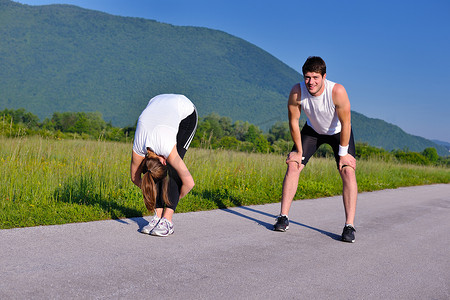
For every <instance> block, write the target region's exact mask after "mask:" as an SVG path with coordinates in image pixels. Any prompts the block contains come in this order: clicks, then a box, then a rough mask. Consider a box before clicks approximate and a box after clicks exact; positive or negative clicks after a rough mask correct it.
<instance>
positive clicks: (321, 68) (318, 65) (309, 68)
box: [302, 56, 327, 76]
mask: <svg viewBox="0 0 450 300" xmlns="http://www.w3.org/2000/svg"><path fill="white" fill-rule="evenodd" d="M302 72H303V75H305V74H306V73H308V72H315V73H320V74H321V75H322V76H323V75H325V73H326V72H327V65H326V64H325V61H324V60H323V59H322V58H321V57H319V56H310V57H308V59H307V60H306V61H305V63H304V64H303V67H302Z"/></svg>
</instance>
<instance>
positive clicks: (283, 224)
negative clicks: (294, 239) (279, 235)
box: [273, 215, 289, 232]
mask: <svg viewBox="0 0 450 300" xmlns="http://www.w3.org/2000/svg"><path fill="white" fill-rule="evenodd" d="M288 229H289V218H288V217H287V216H282V215H279V216H278V218H277V222H276V223H275V225H273V230H275V231H283V232H284V231H286V230H288Z"/></svg>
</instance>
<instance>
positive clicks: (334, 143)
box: [292, 124, 356, 169]
mask: <svg viewBox="0 0 450 300" xmlns="http://www.w3.org/2000/svg"><path fill="white" fill-rule="evenodd" d="M301 138H302V150H303V152H302V164H303V165H305V166H306V164H307V163H308V161H309V159H310V158H311V156H313V155H314V153H316V151H317V149H319V147H320V146H321V145H322V144H328V145H330V146H331V148H332V149H333V153H334V159H335V160H336V164H337V167H338V169H339V143H340V142H341V133H340V132H339V133H336V134H333V135H326V134H318V133H317V132H316V131H315V130H314V129H312V128H311V127H310V126H308V124H305V126H303V129H302V131H301ZM296 150H297V149H296V148H295V145H294V147H293V148H292V151H296ZM348 153H349V154H351V155H353V157H355V154H356V151H355V141H354V139H353V131H352V130H351V131H350V141H349V143H348Z"/></svg>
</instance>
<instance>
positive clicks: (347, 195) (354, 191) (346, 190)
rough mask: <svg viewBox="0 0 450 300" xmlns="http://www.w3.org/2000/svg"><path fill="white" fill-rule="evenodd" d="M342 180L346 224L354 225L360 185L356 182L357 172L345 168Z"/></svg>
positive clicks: (342, 171) (341, 172) (342, 172)
mask: <svg viewBox="0 0 450 300" xmlns="http://www.w3.org/2000/svg"><path fill="white" fill-rule="evenodd" d="M340 174H341V178H342V186H343V189H342V197H343V200H344V209H345V224H351V225H353V224H354V222H355V214H356V201H357V197H358V184H357V182H356V174H355V170H354V169H353V168H351V167H344V168H342V170H341V171H340Z"/></svg>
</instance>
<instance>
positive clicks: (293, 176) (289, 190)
mask: <svg viewBox="0 0 450 300" xmlns="http://www.w3.org/2000/svg"><path fill="white" fill-rule="evenodd" d="M303 167H304V165H299V164H298V163H297V162H294V161H291V162H289V163H288V167H287V170H286V175H285V176H284V180H283V191H282V196H281V212H280V215H279V216H278V218H277V222H276V223H275V225H274V226H273V229H274V230H276V231H286V230H288V229H289V218H288V214H289V209H290V208H291V204H292V200H293V199H294V196H295V193H296V192H297V187H298V179H299V177H300V172H301V170H302V169H303Z"/></svg>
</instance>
